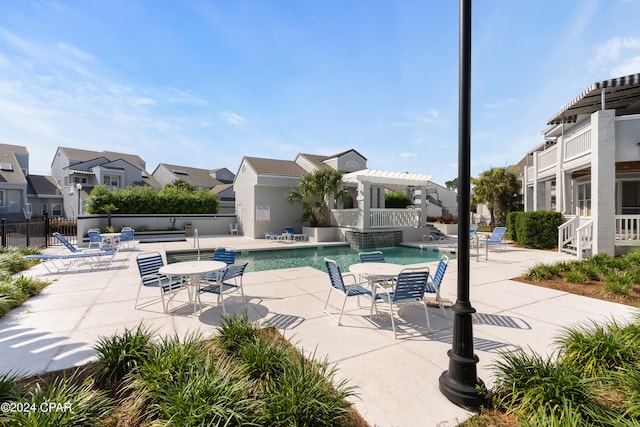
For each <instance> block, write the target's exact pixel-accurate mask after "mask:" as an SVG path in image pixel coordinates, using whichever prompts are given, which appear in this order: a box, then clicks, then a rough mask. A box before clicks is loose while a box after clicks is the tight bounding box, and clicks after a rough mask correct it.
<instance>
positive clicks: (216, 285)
mask: <svg viewBox="0 0 640 427" xmlns="http://www.w3.org/2000/svg"><path fill="white" fill-rule="evenodd" d="M247 264H249V263H248V262H245V263H244V264H237V265H235V264H232V265H230V266H228V267H227V268H226V270H224V273H222V277H221V278H220V279H216V280H207V281H206V282H205V283H204V286H203V284H202V282H201V285H200V289H199V290H198V304H200V306H201V307H202V304H201V302H200V294H201V293H203V292H207V293H211V294H216V295H218V304H219V305H222V313H226V312H227V311H226V309H225V307H224V297H223V294H228V293H232V292H238V291H240V294H241V295H242V304H243V305H244V311H245V313H246V312H247V302H246V301H245V298H244V290H243V289H242V276H244V270H245V269H246V268H247Z"/></svg>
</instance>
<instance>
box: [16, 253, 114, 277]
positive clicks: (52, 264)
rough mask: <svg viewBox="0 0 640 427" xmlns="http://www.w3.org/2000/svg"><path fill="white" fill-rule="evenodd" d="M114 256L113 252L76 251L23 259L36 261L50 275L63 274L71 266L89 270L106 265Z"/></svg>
mask: <svg viewBox="0 0 640 427" xmlns="http://www.w3.org/2000/svg"><path fill="white" fill-rule="evenodd" d="M114 256H115V252H114V251H84V252H83V251H78V252H75V253H70V254H35V255H25V256H24V258H25V259H30V260H38V261H40V262H41V263H42V265H44V268H45V269H46V270H47V271H48V272H49V273H52V274H56V273H65V272H67V271H69V269H70V268H71V266H73V265H88V266H89V268H90V269H91V270H93V269H95V268H98V267H101V266H104V265H108V264H109V263H111V261H112V260H113V257H114Z"/></svg>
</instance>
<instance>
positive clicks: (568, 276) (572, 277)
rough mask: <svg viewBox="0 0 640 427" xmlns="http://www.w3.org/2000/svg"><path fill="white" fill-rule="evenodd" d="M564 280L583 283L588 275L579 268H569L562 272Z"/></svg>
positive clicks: (587, 278)
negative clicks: (569, 269)
mask: <svg viewBox="0 0 640 427" xmlns="http://www.w3.org/2000/svg"><path fill="white" fill-rule="evenodd" d="M564 280H565V281H567V282H569V283H585V282H586V281H587V280H589V276H587V274H586V273H584V272H583V271H580V270H571V271H568V272H566V273H565V274H564Z"/></svg>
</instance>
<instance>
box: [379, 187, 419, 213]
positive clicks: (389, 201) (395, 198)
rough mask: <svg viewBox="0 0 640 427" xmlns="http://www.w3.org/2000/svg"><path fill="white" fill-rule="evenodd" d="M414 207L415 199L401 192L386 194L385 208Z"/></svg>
mask: <svg viewBox="0 0 640 427" xmlns="http://www.w3.org/2000/svg"><path fill="white" fill-rule="evenodd" d="M411 205H413V199H412V198H411V197H409V196H408V195H406V194H405V193H403V192H401V191H390V192H387V193H384V206H385V207H386V208H388V209H404V208H406V207H407V206H411Z"/></svg>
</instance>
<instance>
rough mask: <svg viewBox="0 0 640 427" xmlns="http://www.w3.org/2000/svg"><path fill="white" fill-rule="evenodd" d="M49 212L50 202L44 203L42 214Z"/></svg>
mask: <svg viewBox="0 0 640 427" xmlns="http://www.w3.org/2000/svg"><path fill="white" fill-rule="evenodd" d="M48 213H49V204H48V203H43V204H42V215H47V214H48Z"/></svg>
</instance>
